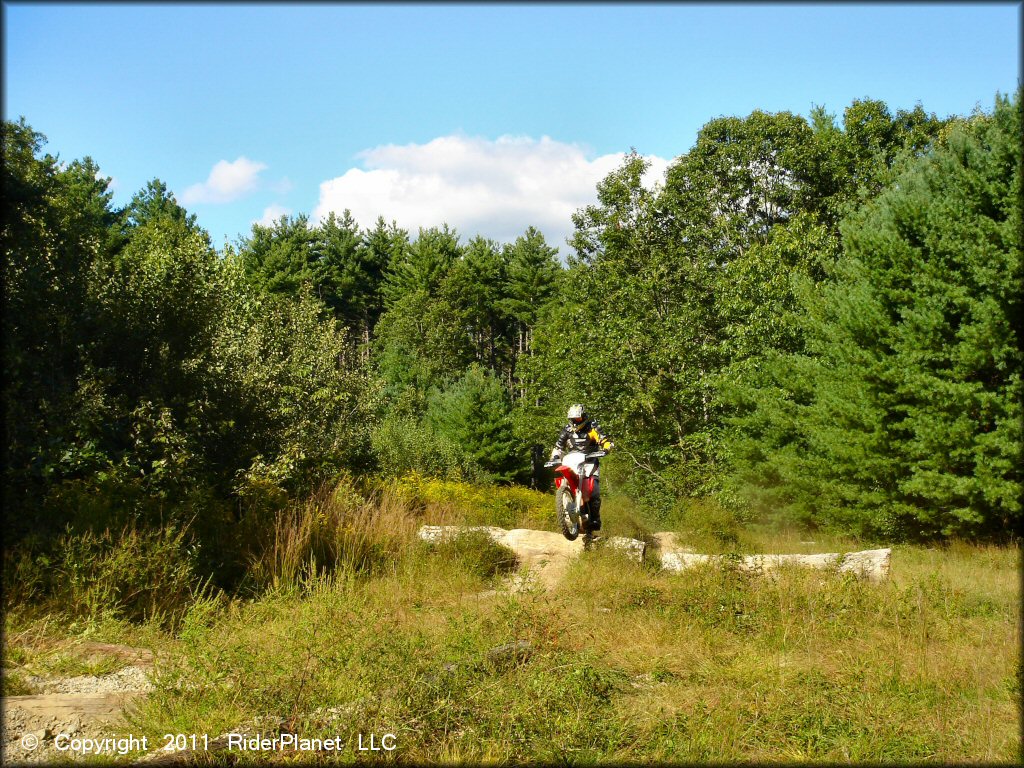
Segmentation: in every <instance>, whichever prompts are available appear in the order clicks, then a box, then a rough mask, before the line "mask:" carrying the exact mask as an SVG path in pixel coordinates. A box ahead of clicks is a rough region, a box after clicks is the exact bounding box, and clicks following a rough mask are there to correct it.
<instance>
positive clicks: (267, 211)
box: [252, 203, 292, 227]
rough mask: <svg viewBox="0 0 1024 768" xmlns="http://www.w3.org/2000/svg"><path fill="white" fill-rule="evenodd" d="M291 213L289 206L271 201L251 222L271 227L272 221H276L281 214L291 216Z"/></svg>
mask: <svg viewBox="0 0 1024 768" xmlns="http://www.w3.org/2000/svg"><path fill="white" fill-rule="evenodd" d="M291 214H292V209H291V208H285V207H284V206H283V205H278V204H277V203H271V204H270V205H268V206H267V207H266V208H264V209H263V215H262V216H261V217H260V218H258V219H255V220H254V221H253V222H252V223H253V224H260V225H261V226H264V227H271V226H273V225H274V222H276V221H277V220H278V219H280V218H281V217H282V216H291Z"/></svg>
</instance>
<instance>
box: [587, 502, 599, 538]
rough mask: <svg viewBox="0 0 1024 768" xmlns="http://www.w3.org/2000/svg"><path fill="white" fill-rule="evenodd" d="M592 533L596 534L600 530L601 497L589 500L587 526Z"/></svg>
mask: <svg viewBox="0 0 1024 768" xmlns="http://www.w3.org/2000/svg"><path fill="white" fill-rule="evenodd" d="M588 527H589V530H590V531H591V532H592V533H597V532H598V531H600V530H601V497H600V496H598V497H597V498H593V497H591V499H590V525H589V526H588Z"/></svg>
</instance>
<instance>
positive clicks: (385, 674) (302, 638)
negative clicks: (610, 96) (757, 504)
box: [5, 481, 1022, 763]
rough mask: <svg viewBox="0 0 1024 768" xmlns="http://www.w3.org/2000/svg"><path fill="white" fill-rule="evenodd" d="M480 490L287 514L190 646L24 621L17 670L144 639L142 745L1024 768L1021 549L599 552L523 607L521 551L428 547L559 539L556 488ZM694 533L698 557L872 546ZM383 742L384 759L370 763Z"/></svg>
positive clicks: (619, 509)
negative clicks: (468, 528) (101, 644)
mask: <svg viewBox="0 0 1024 768" xmlns="http://www.w3.org/2000/svg"><path fill="white" fill-rule="evenodd" d="M479 493H480V492H479V491H478V490H475V489H471V488H467V487H461V488H460V487H457V486H454V485H450V484H449V485H448V486H445V485H444V484H436V483H435V484H433V485H431V484H430V483H429V482H425V481H418V482H416V483H411V484H407V485H406V486H405V487H404V488H402V489H400V492H396V493H395V494H393V495H391V496H389V497H388V499H387V500H386V501H387V503H380V502H379V500H378V504H377V506H376V507H374V508H372V509H371V508H370V507H366V506H364V507H359V509H361V510H362V511H361V512H358V510H355V507H353V506H351V504H350V505H349V506H345V505H344V504H342V505H341V506H342V508H343V511H344V514H341V512H338V511H337V509H335V508H333V507H331V503H329V502H325V504H326V506H322V507H321V508H320V513H321V520H320V523H318V525H319V526H320V529H319V530H320V533H319V534H317V533H316V532H315V531H312V532H311V530H307V531H306V533H302V531H301V530H298V528H300V527H301V524H300V523H299V522H298V520H293V521H292V522H291V523H288V521H287V520H282V522H281V526H282V530H281V532H280V534H279V535H278V537H277V539H276V541H277V542H278V544H277V549H275V550H273V551H268V552H267V553H266V554H265V557H264V558H263V559H262V560H260V561H259V562H258V563H255V564H254V567H258V568H263V569H264V570H266V571H268V572H275V573H276V574H277V580H276V582H275V584H274V585H273V586H271V587H270V588H269V589H268V590H266V591H265V592H264V593H263V594H262V595H260V596H259V597H257V598H254V599H250V600H227V599H225V598H209V599H204V600H198V601H196V602H195V603H194V604H193V605H192V606H191V607H190V608H189V609H188V610H187V612H185V613H183V618H182V619H181V621H180V623H179V624H178V626H177V627H176V628H175V629H174V630H173V631H171V630H168V629H166V628H161V627H159V626H156V625H153V624H150V625H142V626H140V625H130V624H127V623H125V622H123V621H118V620H115V619H111V618H106V619H104V618H102V617H101V618H96V619H95V620H93V621H90V622H85V623H84V624H83V623H81V622H80V623H79V624H76V625H69V624H68V623H67V622H66V621H64V622H61V621H60V620H59V619H58V618H57V617H54V616H51V617H49V618H48V619H47V618H44V617H42V616H40V615H39V614H35V615H32V614H29V613H25V612H18V611H13V612H9V614H8V617H7V632H6V642H7V647H6V648H5V658H6V659H9V660H10V659H13V660H14V662H15V663H17V664H19V665H21V666H22V667H24V668H26V669H30V668H36V669H39V668H41V667H45V666H46V665H47V664H49V665H50V666H51V667H52V666H59V665H60V664H64V665H65V666H67V665H68V664H69V662H67V661H60V662H58V661H55V659H58V658H63V657H60V656H59V655H55V653H54V652H53V647H54V646H53V638H54V637H61V636H63V637H68V636H72V635H75V634H76V633H78V634H82V633H88V634H89V635H90V637H92V638H93V639H103V640H108V641H112V642H127V643H137V644H144V645H146V646H148V647H151V648H153V649H154V650H156V651H157V655H158V664H157V680H156V682H157V690H156V692H155V693H154V694H152V695H151V696H150V697H148V699H147V700H146V701H145V703H144V704H143V705H142V706H141V708H140V709H139V710H138V712H137V713H136V714H135V715H134V716H133V718H132V721H131V723H130V727H129V729H128V730H130V731H131V732H132V733H134V734H136V735H143V734H145V735H148V736H149V737H150V738H151V739H159V738H160V735H161V734H164V733H197V734H209V735H210V736H211V737H214V736H217V735H219V734H223V733H226V732H232V731H234V732H240V731H246V732H250V733H256V732H260V733H263V734H264V735H267V736H269V735H273V734H276V733H278V732H279V731H281V730H284V731H287V732H291V733H297V734H299V735H301V736H304V737H317V738H335V737H337V738H340V739H341V742H342V743H343V744H344V745H345V746H344V748H342V749H341V750H340V751H338V752H337V753H335V754H327V753H324V754H320V755H317V756H311V755H309V754H306V755H303V759H304V760H308V759H310V758H311V757H314V758H315V759H322V760H324V761H328V760H342V761H357V760H365V759H368V758H370V759H380V760H399V761H401V760H407V761H413V762H417V763H419V762H444V763H450V762H458V761H470V762H474V763H476V762H502V761H515V762H522V761H538V762H574V763H575V762H580V763H587V762H602V761H610V762H615V763H622V762H633V761H636V762H650V761H657V762H703V761H709V762H736V761H756V762H787V763H789V762H795V761H823V762H848V761H853V762H860V761H866V762H908V761H913V762H921V761H928V762H936V763H949V762H959V763H963V762H969V763H976V762H988V763H992V762H995V763H998V762H1006V763H1016V762H1019V761H1020V760H1021V757H1022V754H1021V743H1020V711H1019V701H1020V676H1021V668H1020V655H1019V651H1020V636H1019V632H1020V607H1019V606H1020V555H1019V550H1018V549H1017V548H999V547H992V546H975V545H969V544H960V543H954V544H952V545H950V546H947V547H942V548H929V547H922V546H897V547H895V548H894V552H893V559H892V570H891V579H890V580H889V581H888V582H886V583H883V584H871V583H868V582H865V581H861V580H858V579H856V578H854V577H852V576H849V575H841V574H832V573H824V572H820V571H807V570H799V569H792V570H782V571H779V572H778V573H777V574H775V575H774V576H772V577H764V576H754V575H750V574H745V573H742V572H739V571H735V570H732V569H729V568H727V567H725V568H723V567H719V566H715V567H707V568H703V569H697V570H694V571H690V572H687V573H686V574H684V575H671V574H665V573H659V572H657V571H656V570H655V569H654V568H653V567H652V566H651V565H650V564H645V565H637V564H635V563H632V562H630V561H628V560H626V559H625V558H623V557H622V556H621V555H618V554H617V553H615V552H613V551H603V550H596V551H593V552H588V553H585V554H584V556H583V557H581V558H580V559H579V560H577V561H575V562H574V563H573V564H572V565H571V566H570V568H569V571H568V573H567V575H566V577H565V579H564V580H563V581H562V582H561V583H560V584H559V585H558V586H557V587H556V588H555V589H553V590H551V591H541V590H536V591H526V592H520V593H509V592H508V591H504V590H502V589H501V588H500V585H501V578H502V575H503V574H504V573H505V572H507V569H508V565H509V564H508V558H507V557H506V556H504V555H503V553H502V551H500V550H497V551H496V548H495V547H493V545H490V544H489V543H487V542H486V541H485V540H483V539H477V540H467V541H463V542H461V543H459V542H455V543H452V544H450V545H447V546H440V547H432V548H431V547H428V546H427V545H424V544H421V543H419V542H417V541H416V540H415V538H414V536H413V533H414V531H415V529H416V527H417V526H418V525H419V524H420V523H421V522H445V523H452V522H472V523H485V522H486V523H491V524H497V525H503V526H504V527H512V526H514V525H522V524H528V525H529V527H535V528H540V527H546V528H549V529H552V524H551V523H550V521H549V520H548V518H549V517H550V515H548V507H549V505H551V497H550V495H543V494H533V493H531V492H528V491H515V492H511V491H510V492H506V493H504V495H502V494H495V493H491V494H485V495H484V496H474V494H479ZM332 510H334V511H333V512H332ZM354 510H355V511H354ZM374 510H376V511H374ZM357 512H358V514H357ZM333 513H336V514H338V515H339V516H340V518H339V519H338V520H335V521H334V522H331V520H330V519H329V518H330V515H331V514H333ZM324 515H326V517H324ZM605 518H606V520H607V521H608V525H607V528H608V532H609V533H611V534H624V535H637V534H643V533H646V532H650V525H649V524H648V523H646V522H645V521H644V520H643V518H642V515H641V514H640V513H639V512H638V511H637V510H636V509H635V508H633V507H631V506H630V505H629V504H628V502H627V501H626V500H624V499H615V498H609V499H608V500H607V501H606V514H605ZM308 527H309V526H308V524H307V528H308ZM325 530H326V531H328V532H329V533H330V536H333V537H334V538H333V539H332V540H333V541H336V542H341V543H340V544H338V545H337V546H336V547H335V549H333V550H332V549H330V548H329V547H328V548H327V551H331V552H334V554H335V555H337V554H338V551H339V550H338V548H339V547H342V546H343V545H344V546H347V547H348V549H347V550H346V551H347V552H348V553H349V555H347V556H345V557H339V558H338V559H339V561H340V562H342V567H341V568H339V569H336V570H333V571H327V572H318V571H317V569H315V568H313V569H311V568H309V567H303V565H302V557H301V553H302V552H304V551H308V549H309V547H310V546H311V545H310V544H309V541H310V538H311V537H315V536H316V535H319V536H321V537H323V536H325V535H326V534H325V533H324V531H325ZM684 534H685V536H686V537H688V539H687V540H692V541H693V542H694V547H695V548H697V549H698V551H709V550H711V549H717V551H729V550H730V549H732V550H735V551H743V552H752V551H753V552H756V551H760V552H770V551H778V552H784V551H791V552H798V551H799V552H814V551H817V552H822V551H840V550H849V549H855V548H858V544H857V543H856V542H850V541H843V540H834V539H823V538H820V537H819V538H818V539H816V540H815V541H814V542H813V543H806V542H807V541H808V540H807V538H806V537H801V536H799V535H797V534H786V533H781V534H780V533H772V534H767V533H756V532H750V531H746V530H733V531H726V532H725V533H723V532H722V531H721V530H719V529H717V528H715V527H714V526H712V527H711V528H700V527H699V526H698V527H692V528H690V529H688V530H686V531H684ZM303 536H305V537H306V539H303ZM302 541H306V544H305V545H303V544H302ZM303 546H306V549H303ZM320 549H321V550H323V549H324V547H323V546H321V547H320ZM352 552H356V555H352V554H351V553H352ZM368 563H369V564H370V566H372V567H368V566H367V564H368ZM48 643H49V645H48ZM33 665H34V667H33ZM71 666H74V665H73V663H71ZM384 734H394V741H393V742H390V741H389V742H388V743H389V744H391V745H394V746H396V749H394V750H393V751H379V752H372V753H371V752H365V751H360V750H359V749H358V745H359V744H360V743H362V744H363V745H364V746H366V745H368V744H369V743H370V741H369V740H370V737H371V735H373V736H375V737H376V739H377V741H376V743H377V744H378V745H379V744H380V738H381V737H382V736H383V735H384ZM360 739H362V741H361V742H360ZM290 757H295V755H294V754H286V753H263V754H260V753H247V754H246V755H245V759H247V760H257V761H259V760H271V759H277V760H282V759H288V758H290Z"/></svg>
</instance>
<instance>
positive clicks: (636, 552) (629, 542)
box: [604, 536, 647, 563]
mask: <svg viewBox="0 0 1024 768" xmlns="http://www.w3.org/2000/svg"><path fill="white" fill-rule="evenodd" d="M604 545H605V546H606V547H611V548H612V549H617V550H619V551H621V552H624V553H625V554H626V557H628V558H629V559H630V560H632V561H634V562H636V563H642V562H643V561H644V550H646V549H647V544H646V543H644V542H643V541H640V539H629V538H626V537H625V536H612V537H611V538H610V539H605V541H604Z"/></svg>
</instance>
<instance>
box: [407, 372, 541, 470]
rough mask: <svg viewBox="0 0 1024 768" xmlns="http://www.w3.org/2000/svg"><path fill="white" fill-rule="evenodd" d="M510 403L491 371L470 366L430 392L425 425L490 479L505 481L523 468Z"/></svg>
mask: <svg viewBox="0 0 1024 768" xmlns="http://www.w3.org/2000/svg"><path fill="white" fill-rule="evenodd" d="M511 411H512V404H511V402H510V401H509V397H508V393H507V392H506V391H505V388H504V387H503V386H502V384H501V382H500V381H498V380H497V379H496V378H495V377H494V375H493V374H491V373H490V372H489V371H487V370H486V369H484V368H481V367H480V366H479V365H472V366H470V368H469V369H468V370H467V371H466V373H465V374H463V376H462V378H460V379H458V380H457V381H455V382H454V383H453V384H452V385H451V386H449V387H447V388H446V389H444V390H436V391H434V392H433V393H432V395H431V396H430V398H429V400H428V404H427V415H426V419H427V424H429V425H430V427H431V429H432V430H433V432H434V434H435V435H437V436H439V437H440V438H442V439H445V440H447V441H449V442H450V443H452V444H454V445H457V446H460V448H461V449H462V451H463V452H465V454H466V455H467V457H468V458H469V459H470V460H471V461H472V462H473V463H474V464H475V465H477V466H479V467H480V468H481V469H482V470H484V472H486V473H487V474H488V475H489V476H490V477H491V478H493V479H494V480H498V481H508V480H511V479H512V477H513V476H514V475H515V474H516V473H517V472H520V471H522V469H523V460H522V450H521V448H520V447H519V445H518V443H517V441H516V439H515V437H514V435H513V434H512V422H511Z"/></svg>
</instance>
